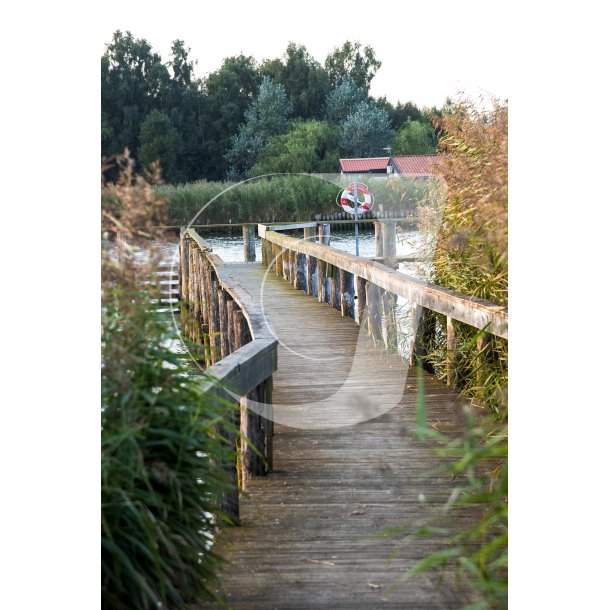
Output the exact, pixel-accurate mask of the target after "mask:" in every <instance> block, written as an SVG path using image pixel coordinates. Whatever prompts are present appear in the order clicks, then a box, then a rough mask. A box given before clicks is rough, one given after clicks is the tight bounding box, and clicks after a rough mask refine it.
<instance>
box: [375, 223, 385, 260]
mask: <svg viewBox="0 0 610 610" xmlns="http://www.w3.org/2000/svg"><path fill="white" fill-rule="evenodd" d="M373 226H374V227H375V256H383V236H382V234H381V222H379V221H378V220H376V221H375V222H374V223H373Z"/></svg>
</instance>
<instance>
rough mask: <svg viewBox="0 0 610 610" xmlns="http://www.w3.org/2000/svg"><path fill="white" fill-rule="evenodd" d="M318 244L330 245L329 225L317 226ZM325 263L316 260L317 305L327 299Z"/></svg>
mask: <svg viewBox="0 0 610 610" xmlns="http://www.w3.org/2000/svg"><path fill="white" fill-rule="evenodd" d="M318 242H319V243H320V244H322V245H323V246H329V245H330V225H329V224H320V225H318ZM325 272H326V263H325V262H323V261H321V260H320V259H318V303H324V302H325V301H326V298H327V293H328V291H327V290H326V277H325Z"/></svg>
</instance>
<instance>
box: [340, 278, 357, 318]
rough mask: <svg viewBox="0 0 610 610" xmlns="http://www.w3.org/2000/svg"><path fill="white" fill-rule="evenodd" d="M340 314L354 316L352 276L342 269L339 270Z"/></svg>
mask: <svg viewBox="0 0 610 610" xmlns="http://www.w3.org/2000/svg"><path fill="white" fill-rule="evenodd" d="M339 279H340V282H339V283H340V293H341V315H342V316H349V317H350V318H352V319H353V318H354V276H353V275H352V274H351V273H350V272H349V271H345V270H343V269H340V270H339Z"/></svg>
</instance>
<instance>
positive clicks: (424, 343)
mask: <svg viewBox="0 0 610 610" xmlns="http://www.w3.org/2000/svg"><path fill="white" fill-rule="evenodd" d="M413 320H414V322H415V323H417V321H418V320H419V324H418V326H417V328H416V329H415V330H416V332H415V338H414V344H413V348H412V350H411V358H410V363H411V366H413V365H417V366H421V367H423V368H424V369H425V370H426V371H428V372H429V373H434V368H433V367H432V364H431V363H430V362H429V361H428V359H427V355H428V346H429V345H430V343H431V342H432V341H433V339H434V335H435V325H436V322H435V319H434V314H433V312H432V311H430V310H429V309H427V308H426V307H422V306H421V305H417V307H416V308H415V316H414V318H413Z"/></svg>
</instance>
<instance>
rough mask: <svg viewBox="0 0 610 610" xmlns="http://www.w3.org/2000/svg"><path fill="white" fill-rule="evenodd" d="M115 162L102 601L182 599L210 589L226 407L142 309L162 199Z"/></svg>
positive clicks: (127, 605) (105, 372)
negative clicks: (118, 175)
mask: <svg viewBox="0 0 610 610" xmlns="http://www.w3.org/2000/svg"><path fill="white" fill-rule="evenodd" d="M123 165H124V166H125V167H126V171H125V173H124V174H123V178H122V180H121V182H120V183H119V184H117V185H110V186H109V187H108V190H107V191H106V192H105V197H104V198H103V208H102V214H103V219H104V222H103V229H104V230H105V233H106V235H105V238H106V239H105V244H104V248H103V250H102V289H103V290H102V401H101V402H102V404H101V407H102V432H101V458H102V459H101V479H102V482H101V488H102V489H101V502H102V515H101V517H102V607H103V608H104V609H108V610H110V609H112V610H117V609H118V610H123V609H124V610H127V609H134V608H135V609H142V610H144V609H150V608H186V607H187V605H188V604H189V603H191V602H193V601H196V600H199V599H200V598H201V597H213V594H212V589H211V583H212V582H213V580H214V571H215V568H216V567H217V565H218V563H219V558H218V557H217V556H216V555H215V554H214V552H213V551H212V540H213V535H214V530H215V523H216V522H217V521H218V520H219V519H222V518H223V516H222V514H221V512H220V510H219V503H220V499H221V497H222V495H223V493H224V491H225V489H226V485H227V483H226V478H225V471H224V470H223V467H222V464H223V463H227V461H229V460H232V459H235V457H234V447H230V446H228V443H227V442H226V441H225V438H226V436H227V434H226V432H227V430H228V424H227V423H225V419H224V418H225V417H226V415H227V410H228V407H226V406H225V405H220V404H218V402H217V401H213V400H211V399H210V398H209V397H207V396H206V395H205V394H203V393H202V391H201V390H200V384H199V382H198V381H197V379H196V378H194V377H193V375H192V371H190V370H189V368H188V367H187V365H186V364H185V362H184V361H183V360H181V359H180V358H179V356H178V354H176V353H174V352H173V351H172V350H171V349H170V345H171V340H172V339H173V338H174V333H173V332H172V328H171V326H170V324H169V322H170V321H169V320H168V319H163V318H161V317H160V316H159V314H155V313H151V311H150V309H151V305H150V303H151V300H154V299H155V298H158V296H159V295H158V293H156V292H155V290H154V289H153V288H143V287H142V286H143V281H145V280H149V279H150V278H151V275H150V272H151V271H152V270H154V268H155V263H156V260H155V257H154V256H153V253H152V252H147V256H144V257H142V253H143V252H144V253H146V245H147V244H148V243H149V242H148V240H147V239H146V238H149V237H157V238H158V237H160V235H159V233H158V231H157V230H156V229H155V225H156V224H158V223H159V222H162V221H163V220H164V216H163V205H162V203H163V202H161V201H159V199H158V198H157V197H156V196H155V194H154V191H153V189H152V186H151V185H150V184H149V183H148V182H146V181H145V180H144V179H143V178H142V177H134V176H133V174H132V167H133V166H132V163H131V162H130V161H129V160H127V162H125V163H123ZM157 175H158V174H157ZM155 231H157V232H155ZM111 234H114V237H115V238H114V240H112V239H110V238H111ZM142 240H145V241H142ZM136 245H137V246H138V248H137V249H136Z"/></svg>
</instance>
